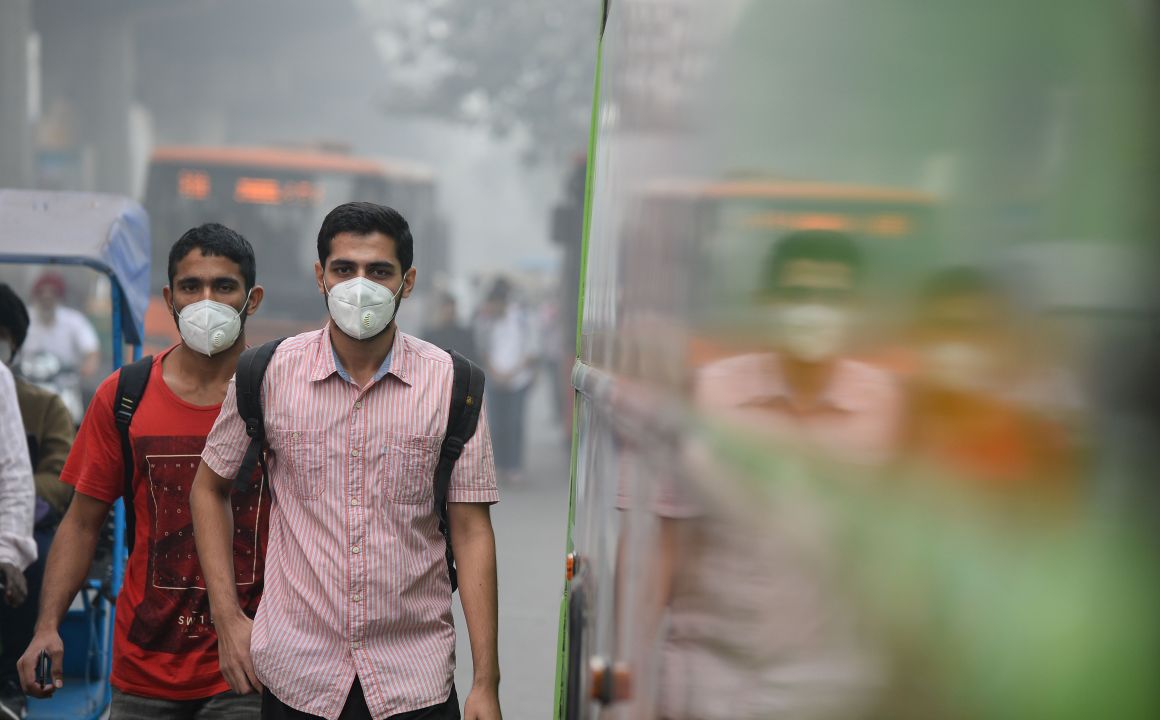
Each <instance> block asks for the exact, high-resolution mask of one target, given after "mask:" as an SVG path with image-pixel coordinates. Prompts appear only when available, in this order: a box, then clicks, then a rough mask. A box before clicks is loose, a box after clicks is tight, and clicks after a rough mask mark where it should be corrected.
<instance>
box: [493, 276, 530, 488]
mask: <svg viewBox="0 0 1160 720" xmlns="http://www.w3.org/2000/svg"><path fill="white" fill-rule="evenodd" d="M512 290H513V288H512V285H511V282H509V281H508V280H507V279H506V278H502V277H501V278H498V279H497V280H496V281H495V283H494V284H493V285H492V287H491V290H490V291H489V292H488V294H487V297H486V298H485V299H484V303H483V307H482V308H481V310H480V313H479V315H480V328H479V331H480V334H481V343H480V344H481V346H482V355H483V361H484V367H485V368H486V370H487V373H488V376H487V377H488V392H489V405H488V417H489V419H490V421H491V426H492V428H493V430H492V433H493V435H494V444H495V466H496V471H497V472H498V473H499V477H500V480H501V481H504V482H508V483H510V484H512V485H518V484H521V483H522V482H523V469H524V440H525V437H526V422H525V416H526V408H527V404H528V403H527V401H528V390H529V389H530V388H531V386H532V382H533V381H534V380H535V378H536V354H537V353H536V336H535V329H534V328H533V327H532V323H531V320H530V318H529V317H528V314H527V312H525V311H524V309H523V308H522V307H521V306H520V305H519V303H517V302H515V301H514V300H513V298H512V294H513V293H512Z"/></svg>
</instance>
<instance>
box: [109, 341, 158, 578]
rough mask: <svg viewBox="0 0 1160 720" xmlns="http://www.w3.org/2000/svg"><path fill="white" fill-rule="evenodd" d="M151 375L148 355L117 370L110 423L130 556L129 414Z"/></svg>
mask: <svg viewBox="0 0 1160 720" xmlns="http://www.w3.org/2000/svg"><path fill="white" fill-rule="evenodd" d="M152 373H153V356H152V355H148V356H146V357H143V358H141V359H140V360H137V361H135V362H132V363H129V364H128V365H125V366H123V367H122V368H121V374H120V376H119V377H118V378H117V398H116V400H115V401H114V403H113V422H114V423H115V424H116V426H117V433H118V434H119V435H120V436H121V464H122V466H123V467H124V490H123V491H122V498H123V500H124V503H123V505H124V506H125V548H126V549H127V550H128V551H129V554H130V555H132V554H133V541H134V540H135V539H136V538H137V512H136V507H135V503H134V501H133V499H134V498H133V475H134V473H135V471H136V467H135V463H134V461H133V443H132V442H131V441H130V440H129V425H130V424H132V422H133V414H134V413H136V412H137V407H138V406H139V405H140V404H141V397H142V396H143V395H144V394H145V386H146V385H148V384H149V376H150V375H151V374H152Z"/></svg>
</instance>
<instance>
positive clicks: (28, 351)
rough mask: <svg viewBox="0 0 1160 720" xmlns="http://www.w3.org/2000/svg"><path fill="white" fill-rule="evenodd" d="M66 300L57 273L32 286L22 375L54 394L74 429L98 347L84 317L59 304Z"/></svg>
mask: <svg viewBox="0 0 1160 720" xmlns="http://www.w3.org/2000/svg"><path fill="white" fill-rule="evenodd" d="M67 295H68V287H67V285H66V284H65V281H64V278H63V277H61V275H60V274H58V273H56V272H51V271H50V272H46V273H44V274H43V275H41V276H40V277H39V278H38V279H37V280H36V282H35V283H33V285H32V313H31V323H30V324H29V326H28V339H27V340H25V341H24V352H23V355H22V358H21V373H22V374H23V375H25V376H26V377H27V378H28V379H29V380H31V381H32V382H34V383H36V384H37V385H40V386H42V387H44V388H45V389H48V390H52V391H54V392H56V393H58V394H59V395H60V396H61V399H63V400H64V401H65V404H66V405H67V406H68V408H69V412H70V413H72V416H73V420H74V421H75V422H77V423H79V422H80V420H81V416H82V415H83V414H84V407H85V403H84V399H83V393H84V389H85V388H87V387H90V385H89V383H90V382H91V381H92V380H93V378H94V376H95V374H96V372H97V370H98V369H99V367H100V362H101V355H100V350H101V343H100V338H99V337H98V336H97V331H96V329H95V328H94V327H93V324H92V323H91V322H89V319H88V318H87V317H85V315H84V313H82V312H80V311H79V310H75V309H73V308H71V307H68V306H67V305H65V304H64V303H65V299H66V297H67Z"/></svg>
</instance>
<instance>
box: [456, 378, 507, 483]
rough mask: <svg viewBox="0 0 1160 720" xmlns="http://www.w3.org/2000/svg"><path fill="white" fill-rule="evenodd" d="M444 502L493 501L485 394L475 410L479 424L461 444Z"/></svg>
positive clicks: (493, 467)
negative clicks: (480, 405) (469, 437)
mask: <svg viewBox="0 0 1160 720" xmlns="http://www.w3.org/2000/svg"><path fill="white" fill-rule="evenodd" d="M447 502H458V503H497V502H499V489H498V487H497V486H496V482H495V457H494V456H493V455H492V450H491V428H490V427H489V426H488V423H487V394H486V391H485V393H484V400H483V405H482V407H480V409H479V425H478V426H477V427H476V428H475V434H474V435H472V436H471V439H470V440H468V441H467V445H465V446H464V447H463V454H462V455H460V456H459V461H458V462H456V463H455V470H453V471H452V473H451V487H450V489H449V490H448V491H447Z"/></svg>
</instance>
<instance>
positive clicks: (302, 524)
mask: <svg viewBox="0 0 1160 720" xmlns="http://www.w3.org/2000/svg"><path fill="white" fill-rule="evenodd" d="M412 257H413V241H412V237H411V232H410V230H409V228H408V226H407V222H406V221H405V220H404V219H403V217H402V216H401V215H399V213H397V212H395V211H394V210H392V209H390V208H386V207H382V206H379V205H374V204H371V203H348V204H346V205H341V206H339V207H337V208H335V209H334V210H333V211H331V213H330V214H329V215H327V217H326V219H325V220H324V221H323V223H322V228H321V230H320V231H319V234H318V263H317V264H316V265H315V275H316V279H317V282H318V288H319V291H320V293H321V294H322V295H323V296H324V297H325V298H326V303H327V307H328V309H329V310H330V315H331V320H332V322H330V323H328V324H327V326H326V327H324V328H322V329H321V330H316V331H313V332H308V333H304V334H302V335H298V336H296V337H293V338H289V339H287V340H286V341H285V342H283V343H282V344H281V345H280V346H279V347H278V350H277V351H276V352H275V354H274V356H273V358H272V360H271V362H270V365H269V368H268V369H267V371H266V374H265V378H264V381H263V385H262V391H261V401H262V407H263V412H264V419H265V427H266V435H267V439H268V442H269V452H268V454H267V459H268V464H269V469H270V475H271V477H270V486H271V490H272V493H273V506H272V511H271V519H270V540H269V549H268V554H267V560H266V592H265V595H264V596H263V600H262V604H261V606H260V607H259V609H258V614H257V617H256V618H255V619H254V620H253V621H250V620H249V619H248V618H247V617H246V616H245V614H244V613H242V612H241V611H240V609H239V608H238V601H237V597H236V593H235V590H234V587H233V585H232V584H231V582H230V578H231V577H232V575H233V570H232V568H231V562H232V554H231V552H230V547H231V544H232V536H233V528H232V525H231V520H230V514H229V512H228V511H227V509H228V504H229V498H230V490H231V486H232V483H233V477H234V475H235V474H236V473H237V471H238V468H239V466H240V465H241V461H242V457H243V455H244V453H245V450H246V446H247V444H248V441H249V438H248V437H247V435H246V429H245V423H244V422H243V420H242V419H241V417H240V416H239V415H238V411H237V405H236V401H235V397H234V393H233V392H231V393H230V394H229V396H228V398H227V401H226V405H225V407H223V409H222V413H221V415H220V417H219V418H218V422H217V424H216V425H215V426H214V429H213V431H212V432H211V433H210V436H209V438H208V440H207V442H206V447H205V452H204V453H203V455H202V460H203V462H202V465H201V467H200V469H199V470H198V475H197V480H196V482H195V483H194V487H193V492H192V495H191V498H190V501H191V504H192V506H193V513H194V527H195V532H196V536H197V545H198V552H199V554H200V556H201V559H202V563H203V567H204V568H205V571H206V579H207V581H208V584H209V592H210V602H211V605H212V610H213V617H214V623H215V626H216V628H217V630H218V638H219V643H220V653H221V666H222V673H223V674H224V675H225V677H226V678H227V679H228V681H229V683H230V686H231V687H232V688H234V689H235V690H236V691H238V692H242V693H247V692H264V696H263V717H265V718H271V719H273V718H317V717H323V718H329V719H331V720H334V719H336V718H376V719H381V718H407V719H412V718H440V719H441V718H459V717H460V713H459V704H458V700H457V698H456V693H455V688H454V682H453V680H454V677H453V676H454V668H455V628H454V624H453V620H452V615H451V586H450V579H449V577H448V571H447V564H446V561H445V558H444V540H443V537H442V535H441V534H440V532H439V529H438V519H437V517H436V513H435V509H434V496H433V490H434V472H435V465H436V462H437V460H438V456H439V449H440V445H441V441H442V439H443V435H444V431H445V428H446V426H447V415H448V412H449V406H450V392H451V384H452V375H453V372H452V364H451V358H450V356H449V355H448V354H447V353H446V352H444V351H442V350H440V349H438V348H437V347H435V346H433V345H431V344H429V343H426V342H423V341H422V340H419V339H417V338H414V337H412V336H410V335H407V334H405V333H402V332H400V331H399V330H398V329H397V327H396V324H395V314H396V310H397V308H398V302H399V301H400V300H401V299H403V298H406V297H408V296H410V294H411V292H412V289H413V288H414V285H415V275H416V271H415V268H413V267H411V261H412ZM485 418H486V415H482V416H481V419H480V424H479V428H478V430H477V431H476V433H475V435H474V437H473V438H472V440H471V441H470V442H469V443H468V444H467V445H466V447H465V448H464V451H463V454H462V455H461V456H460V459H459V462H458V463H457V464H456V467H455V472H454V474H453V476H452V479H451V487H450V491H449V494H448V503H449V518H450V526H451V537H452V544H453V549H454V552H455V558H456V561H457V565H458V570H459V584H460V593H461V599H462V601H463V609H464V614H465V616H466V618H467V629H468V632H469V634H470V637H471V650H472V658H473V661H474V683H473V686H472V689H471V692H470V694H469V695H468V697H467V701H466V704H465V706H464V716H465V717H466V718H468V720H498V719H499V718H500V709H499V699H498V688H499V668H498V653H497V649H496V633H497V607H496V606H497V599H496V565H495V562H496V561H495V538H494V535H493V532H492V526H491V519H490V509H489V507H490V505H491V504H492V503H494V502H496V501H497V500H498V499H499V496H498V492H497V490H496V482H495V467H494V462H493V459H492V450H491V436H490V432H489V430H488V426H487V423H486V419H485Z"/></svg>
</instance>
